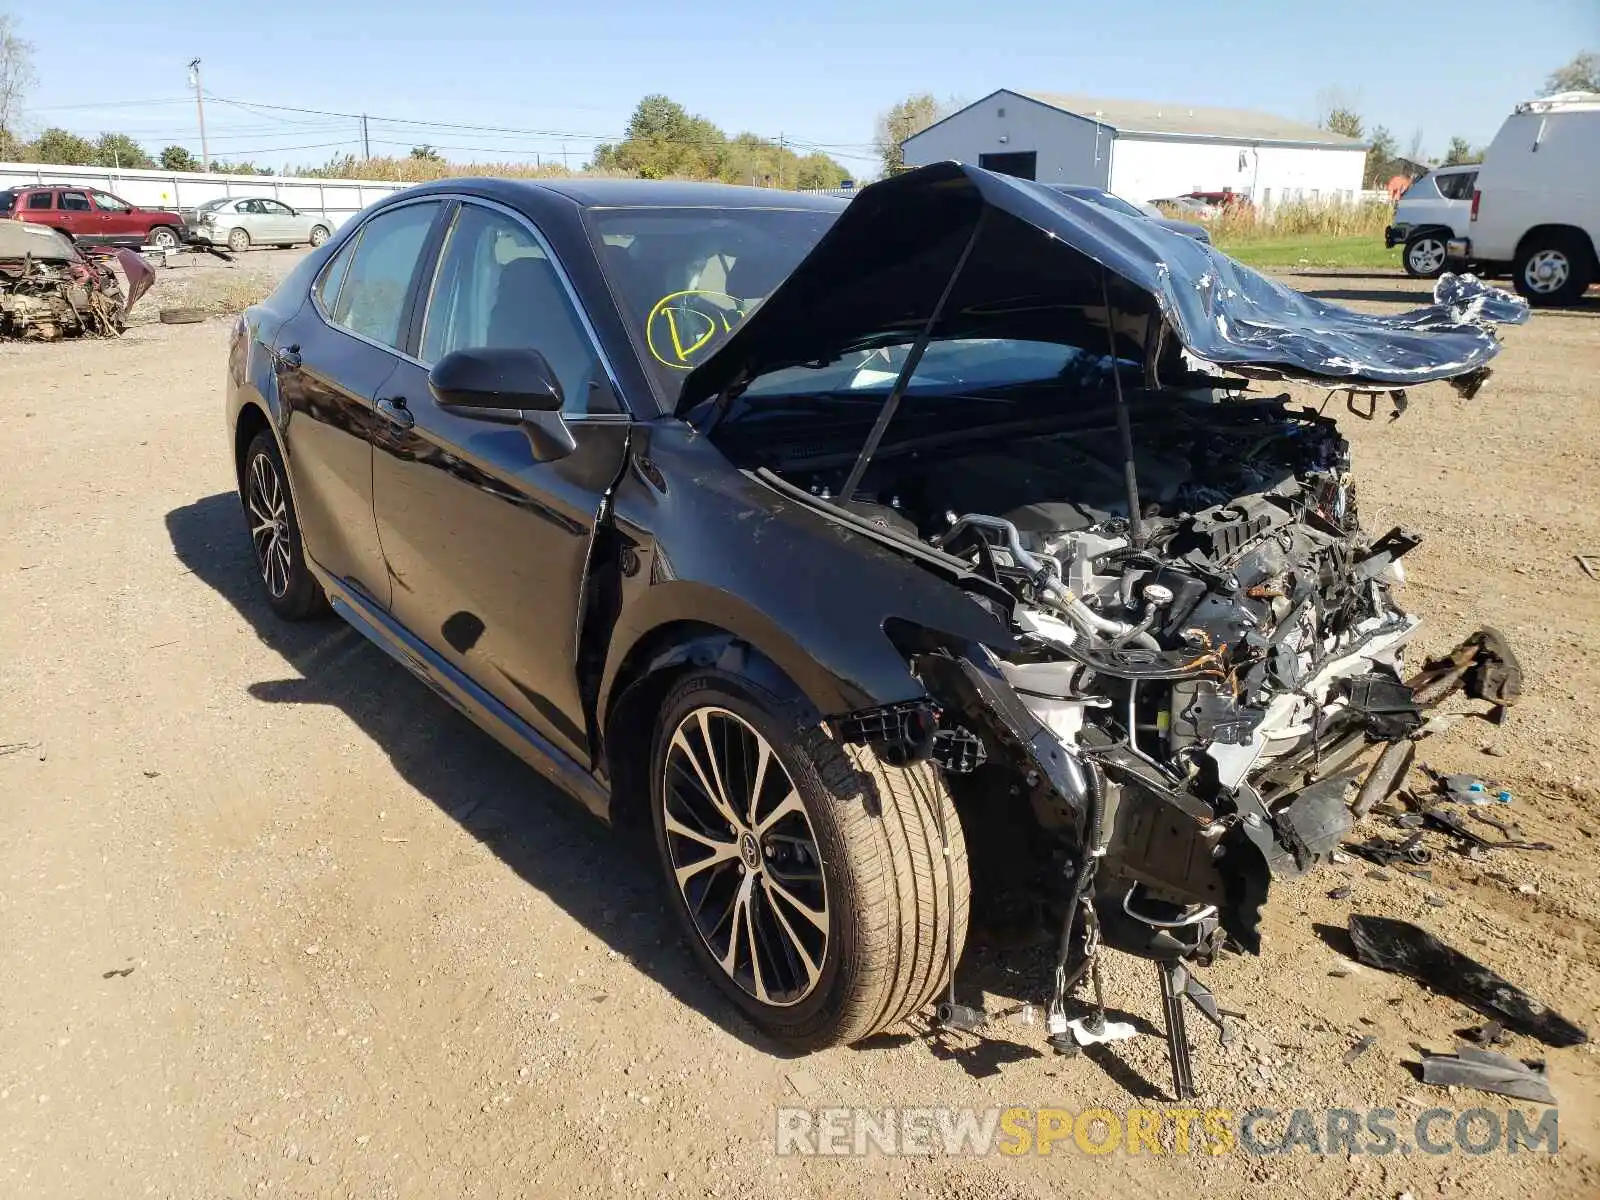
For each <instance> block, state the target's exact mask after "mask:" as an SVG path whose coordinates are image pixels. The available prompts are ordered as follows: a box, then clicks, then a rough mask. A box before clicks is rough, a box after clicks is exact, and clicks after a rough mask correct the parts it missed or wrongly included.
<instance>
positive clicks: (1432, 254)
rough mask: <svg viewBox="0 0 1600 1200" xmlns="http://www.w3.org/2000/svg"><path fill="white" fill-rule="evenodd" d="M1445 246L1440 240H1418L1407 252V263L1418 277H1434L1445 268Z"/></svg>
mask: <svg viewBox="0 0 1600 1200" xmlns="http://www.w3.org/2000/svg"><path fill="white" fill-rule="evenodd" d="M1444 258H1445V245H1444V242H1443V241H1442V240H1440V239H1439V238H1418V239H1417V240H1416V241H1414V242H1412V243H1411V247H1410V249H1408V250H1407V251H1406V261H1407V262H1408V263H1409V264H1410V266H1411V269H1412V270H1413V271H1415V272H1416V273H1417V274H1418V275H1433V274H1435V273H1437V272H1438V271H1439V269H1440V268H1441V267H1443V266H1444Z"/></svg>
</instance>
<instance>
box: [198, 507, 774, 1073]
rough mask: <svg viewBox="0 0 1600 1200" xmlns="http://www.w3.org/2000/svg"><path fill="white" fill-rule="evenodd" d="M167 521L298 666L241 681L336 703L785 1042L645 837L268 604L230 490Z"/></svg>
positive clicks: (376, 664) (381, 662)
mask: <svg viewBox="0 0 1600 1200" xmlns="http://www.w3.org/2000/svg"><path fill="white" fill-rule="evenodd" d="M166 523H167V533H168V536H169V537H170V538H171V540H172V548H173V550H174V551H175V552H176V553H177V555H178V558H179V559H180V560H181V561H182V562H183V564H184V565H185V566H186V567H188V568H189V569H190V570H191V571H192V572H193V573H194V574H195V576H196V577H198V578H199V579H200V580H202V581H203V582H204V583H206V584H208V585H209V586H210V587H211V588H212V589H213V590H214V591H215V592H216V593H217V594H218V595H219V596H221V597H222V598H223V599H224V600H226V601H227V602H228V603H229V604H231V605H232V606H233V607H234V608H235V609H236V610H237V611H238V613H239V615H240V616H241V617H243V618H244V619H245V620H247V621H249V622H250V625H251V626H252V628H254V629H255V631H256V634H257V636H259V637H260V638H261V640H262V641H263V642H265V643H266V644H267V645H268V646H270V647H271V648H272V649H273V650H275V651H277V652H278V653H279V654H281V655H282V656H283V658H284V660H285V661H286V662H287V663H288V665H289V666H290V667H292V668H293V669H294V671H296V672H298V673H299V675H300V676H301V678H290V679H278V680H266V681H260V682H256V683H252V684H249V685H248V690H249V692H250V694H251V695H252V696H254V697H255V698H256V699H258V700H262V701H265V702H267V703H272V704H321V705H328V706H330V707H333V708H337V709H338V710H339V711H340V712H342V713H344V714H345V715H346V716H348V717H349V718H350V719H351V720H352V721H354V722H355V724H356V726H357V727H358V728H360V729H361V730H362V731H363V732H364V733H365V734H366V735H367V736H368V737H370V738H371V739H372V740H373V741H374V742H376V743H377V744H378V745H379V746H380V747H381V748H382V749H383V751H384V753H386V754H387V755H388V756H389V759H390V761H391V762H393V763H394V766H395V769H396V770H397V771H399V772H400V774H401V775H402V776H403V777H404V778H405V780H406V782H407V783H409V784H411V785H412V786H413V787H415V788H416V789H417V790H418V791H419V792H421V793H422V794H423V795H424V796H427V797H428V799H430V800H432V801H433V802H434V803H435V804H437V805H438V806H439V807H440V808H441V809H443V810H444V811H445V812H446V813H448V814H449V815H450V816H451V817H452V818H453V819H455V820H456V821H457V822H459V823H460V824H461V825H462V827H463V828H465V829H466V830H468V831H469V832H470V833H472V835H473V836H474V837H476V838H478V840H479V841H481V842H483V843H484V844H485V845H487V846H489V847H490V848H491V849H492V850H493V851H494V853H495V854H496V855H498V856H499V857H500V859H501V860H502V861H503V862H505V863H506V865H507V866H509V867H511V868H512V869H513V870H514V871H516V873H517V874H518V875H519V876H520V877H521V878H522V879H524V880H525V881H526V882H527V883H528V884H529V885H531V886H532V887H535V888H537V889H538V890H539V891H541V892H543V893H544V894H545V895H547V896H549V897H550V898H551V899H552V900H554V901H555V902H556V903H558V904H559V905H561V907H562V908H563V909H565V910H566V911H567V912H568V913H569V914H570V915H571V916H572V917H574V918H575V919H576V920H578V921H579V922H581V923H582V924H583V925H584V927H585V928H587V929H588V930H589V931H590V932H591V933H593V934H594V935H595V936H596V937H598V938H600V939H602V940H603V941H604V942H605V943H606V945H607V946H609V947H610V948H611V949H613V950H615V951H617V953H619V954H621V955H623V956H624V957H625V958H627V959H628V960H629V961H630V962H632V963H633V964H634V966H636V967H637V968H638V969H639V970H641V971H643V972H644V973H645V974H647V975H648V976H649V977H650V978H652V979H654V980H655V981H656V982H658V983H660V984H661V985H662V986H663V987H665V988H666V989H667V990H668V991H670V992H671V993H672V995H673V996H674V997H675V998H676V999H677V1000H678V1001H679V1002H680V1003H682V1004H685V1005H688V1006H689V1007H691V1008H693V1009H695V1010H697V1011H699V1012H701V1013H703V1014H704V1015H705V1016H706V1017H708V1018H709V1019H711V1020H713V1021H715V1022H716V1023H717V1024H718V1025H720V1026H721V1027H722V1028H723V1029H725V1030H726V1031H728V1032H729V1033H731V1034H733V1035H734V1036H735V1037H738V1038H740V1039H741V1040H742V1041H744V1042H746V1043H747V1044H749V1045H751V1046H753V1047H755V1048H756V1049H758V1050H760V1051H761V1052H762V1053H764V1054H771V1055H776V1056H780V1057H782V1056H787V1055H788V1054H789V1053H790V1052H789V1051H788V1050H787V1049H786V1048H785V1047H784V1046H782V1045H780V1044H777V1043H774V1042H771V1041H769V1040H768V1039H766V1038H764V1037H763V1036H762V1035H760V1034H759V1033H758V1032H757V1031H756V1030H755V1029H754V1027H753V1026H751V1025H749V1024H748V1023H746V1022H745V1021H744V1020H743V1018H741V1017H740V1016H738V1015H737V1013H736V1012H735V1011H734V1009H733V1008H732V1006H731V1005H730V1004H729V1003H728V1002H727V1001H726V1000H725V999H724V998H723V997H722V996H721V995H720V994H719V993H718V992H717V990H716V988H715V987H714V985H713V984H712V983H711V982H710V981H709V980H707V979H706V978H705V977H704V976H703V975H702V974H701V973H700V972H699V970H698V968H697V967H696V966H695V964H694V961H693V960H692V959H691V958H690V956H689V953H688V948H687V947H686V946H685V945H684V944H683V941H682V937H681V934H680V932H679V930H678V928H677V926H676V925H675V924H674V923H673V919H672V915H671V913H670V911H669V910H668V908H667V906H666V905H665V903H663V901H664V899H665V897H664V896H663V894H662V888H661V883H660V868H659V867H658V866H657V864H656V863H655V861H654V859H653V858H652V857H651V853H650V848H649V847H648V846H647V845H646V844H645V839H643V838H634V837H628V836H624V835H622V834H620V833H618V832H613V831H611V830H609V829H607V828H606V827H605V826H604V825H602V824H601V823H600V822H599V821H597V820H595V819H594V818H593V817H592V816H590V815H589V814H588V813H587V812H586V811H584V810H583V809H581V808H580V807H579V806H578V805H577V804H576V802H574V801H572V800H569V799H568V798H567V797H566V796H565V795H563V794H562V793H560V792H558V791H557V790H556V789H555V788H554V787H552V786H551V785H550V784H548V783H546V782H545V781H544V780H543V779H541V778H540V777H539V775H538V774H537V773H536V772H535V771H534V770H533V769H532V768H531V767H529V766H528V765H527V764H525V763H523V762H522V761H521V760H519V759H518V758H517V757H516V756H515V755H513V754H512V753H511V752H510V751H508V750H506V749H505V748H504V747H502V746H501V745H500V744H499V743H498V742H496V741H495V740H494V739H493V738H491V737H490V736H489V735H488V734H486V733H484V732H483V731H482V730H480V729H478V728H477V726H475V725H473V724H472V722H471V721H469V720H468V719H467V718H466V717H464V716H462V715H461V714H460V713H458V712H457V711H456V710H455V709H454V708H452V707H450V706H449V705H448V704H447V703H445V701H443V700H442V699H440V698H439V697H438V696H437V695H436V694H434V692H433V691H431V690H430V689H429V688H428V687H427V686H425V685H424V684H423V683H422V682H421V681H420V680H418V679H416V678H414V677H413V676H411V675H410V674H409V673H408V672H407V671H405V670H404V669H403V668H402V667H400V666H399V665H398V664H397V663H395V662H394V661H393V660H392V659H390V658H389V657H388V656H387V655H386V654H384V652H383V651H382V650H380V649H378V648H377V647H376V646H373V645H371V644H370V643H368V642H367V641H366V640H365V639H363V638H362V637H361V635H360V634H358V633H356V631H355V630H354V629H352V628H350V627H349V626H347V625H345V624H344V623H343V622H341V621H339V620H338V619H337V618H330V619H328V620H324V621H312V622H307V623H301V624H291V623H288V622H285V621H282V620H280V619H279V618H278V617H277V616H276V615H274V613H273V612H272V610H271V609H270V608H269V607H268V606H267V603H266V601H265V600H264V599H263V598H262V594H261V589H260V586H259V583H258V580H257V578H256V569H255V561H254V558H253V557H252V556H251V553H250V548H249V541H248V539H247V538H246V536H245V529H244V524H243V521H242V519H241V517H240V515H239V500H238V497H236V496H235V495H233V494H232V493H223V494H220V495H216V496H208V497H206V498H205V499H203V500H199V501H196V502H195V503H193V504H189V505H185V506H184V507H182V508H177V509H174V510H173V511H171V512H170V513H168V514H167V518H166ZM241 686H243V685H242V683H241Z"/></svg>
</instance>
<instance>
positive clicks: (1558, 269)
mask: <svg viewBox="0 0 1600 1200" xmlns="http://www.w3.org/2000/svg"><path fill="white" fill-rule="evenodd" d="M1593 279H1594V248H1593V247H1592V246H1589V245H1586V244H1585V243H1584V240H1583V239H1582V238H1579V237H1578V236H1577V235H1575V234H1570V233H1563V232H1562V231H1560V230H1554V231H1552V232H1550V233H1545V234H1536V235H1534V236H1533V237H1529V238H1527V239H1525V240H1524V241H1523V243H1522V245H1521V246H1519V247H1517V257H1516V261H1515V262H1514V263H1513V264H1512V266H1511V282H1512V286H1514V287H1515V288H1516V289H1517V291H1518V292H1520V293H1521V294H1522V296H1523V297H1524V298H1525V299H1526V300H1527V301H1528V303H1529V304H1532V305H1534V306H1536V307H1546V306H1554V305H1563V304H1576V303H1577V302H1578V301H1579V300H1580V299H1582V297H1583V293H1584V292H1585V291H1587V290H1588V288H1589V284H1590V283H1591V282H1592V281H1593Z"/></svg>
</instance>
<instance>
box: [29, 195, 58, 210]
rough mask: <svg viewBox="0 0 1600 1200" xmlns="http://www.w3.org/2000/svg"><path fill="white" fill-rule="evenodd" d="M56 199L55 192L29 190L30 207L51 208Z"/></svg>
mask: <svg viewBox="0 0 1600 1200" xmlns="http://www.w3.org/2000/svg"><path fill="white" fill-rule="evenodd" d="M54 200H55V193H54V192H29V193H28V207H29V208H50V207H51V206H52V205H53V203H54Z"/></svg>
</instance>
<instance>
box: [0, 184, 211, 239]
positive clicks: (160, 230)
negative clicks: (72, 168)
mask: <svg viewBox="0 0 1600 1200" xmlns="http://www.w3.org/2000/svg"><path fill="white" fill-rule="evenodd" d="M0 217H11V218H14V219H16V220H18V221H33V222H35V223H36V224H40V225H48V226H50V228H52V229H58V230H60V231H61V232H62V233H64V234H66V235H67V236H68V237H69V238H71V239H72V240H73V241H75V242H81V243H82V244H83V245H85V246H132V247H134V248H138V247H140V246H155V247H157V248H158V249H162V250H173V249H176V248H177V247H178V246H179V245H181V244H182V243H183V242H185V241H187V240H188V236H189V230H188V226H187V225H185V224H184V220H183V218H182V217H180V216H179V215H178V214H177V213H175V212H164V211H162V210H161V209H155V208H139V207H138V206H136V205H133V204H129V203H128V202H127V201H126V200H123V199H120V198H118V197H116V196H113V195H112V194H111V193H110V192H102V191H99V190H97V189H95V188H89V187H65V186H62V185H61V184H39V185H32V184H30V185H27V186H25V187H14V188H7V189H4V190H0Z"/></svg>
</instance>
